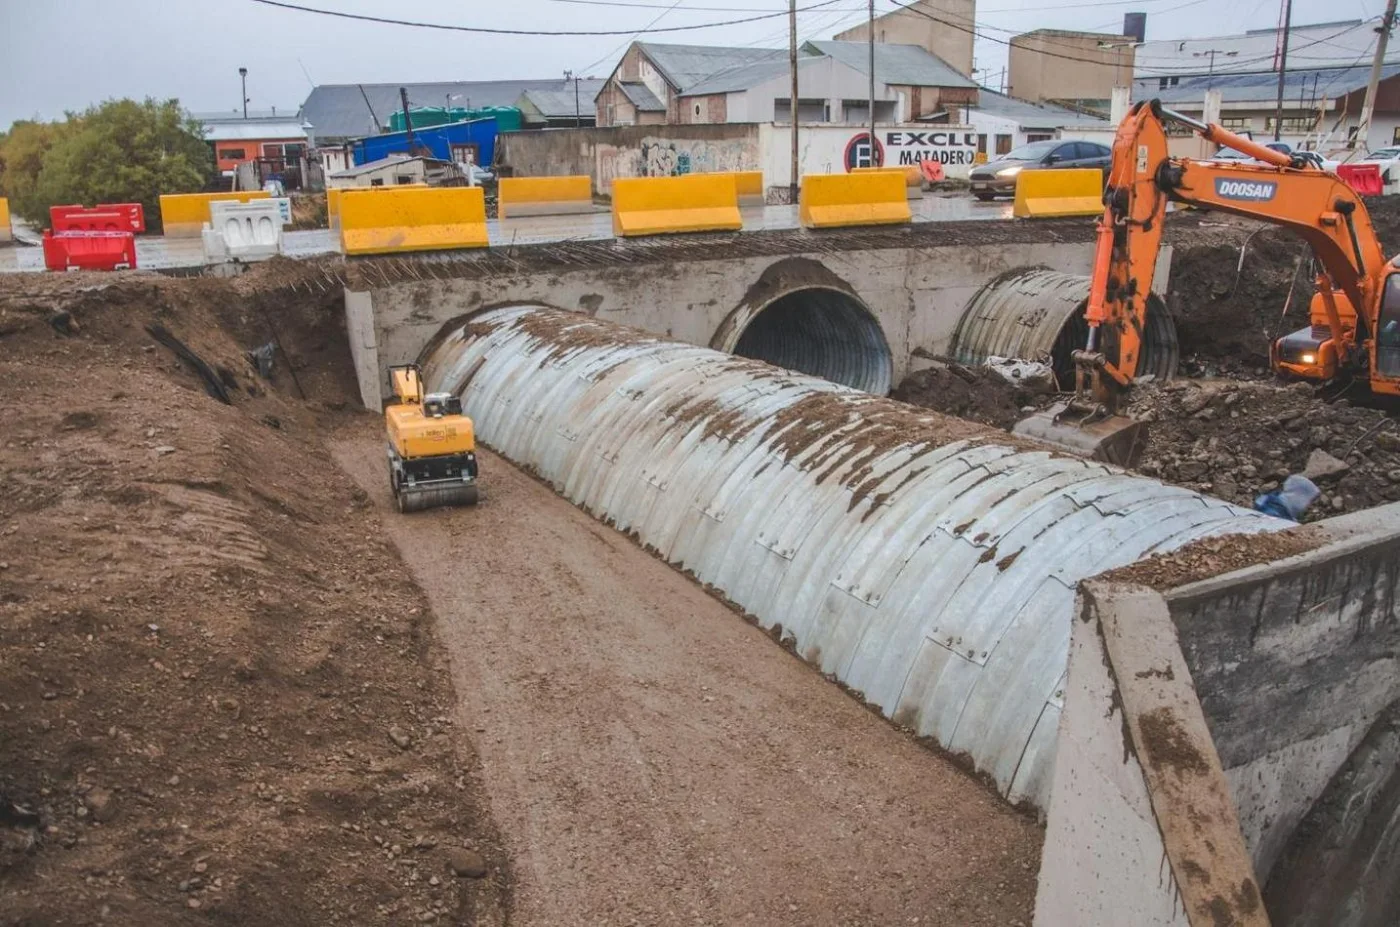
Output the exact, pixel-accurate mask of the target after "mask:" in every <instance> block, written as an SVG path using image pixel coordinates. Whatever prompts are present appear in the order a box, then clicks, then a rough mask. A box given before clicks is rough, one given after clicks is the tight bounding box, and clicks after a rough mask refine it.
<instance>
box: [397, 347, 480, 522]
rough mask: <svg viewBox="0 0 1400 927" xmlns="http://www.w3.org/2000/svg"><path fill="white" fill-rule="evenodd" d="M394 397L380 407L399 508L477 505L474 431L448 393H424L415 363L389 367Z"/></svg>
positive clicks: (420, 376)
mask: <svg viewBox="0 0 1400 927" xmlns="http://www.w3.org/2000/svg"><path fill="white" fill-rule="evenodd" d="M389 386H390V389H391V390H392V392H393V395H394V401H393V402H391V403H390V404H389V405H388V406H387V407H385V409H384V428H385V431H386V432H387V433H388V438H389V443H388V449H389V487H390V488H391V489H392V490H393V492H394V501H395V502H397V503H398V507H399V511H400V512H404V513H407V512H419V511H422V510H423V509H430V508H434V507H436V506H439V505H476V501H477V488H476V435H475V433H474V431H473V430H472V420H471V419H469V418H467V416H465V415H463V414H462V400H461V399H460V398H458V397H457V396H454V395H452V394H451V393H428V394H427V395H424V394H423V373H422V371H421V370H420V369H419V368H418V365H417V364H403V365H400V366H395V367H390V368H389Z"/></svg>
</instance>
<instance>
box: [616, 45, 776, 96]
mask: <svg viewBox="0 0 1400 927" xmlns="http://www.w3.org/2000/svg"><path fill="white" fill-rule="evenodd" d="M637 46H638V47H639V48H640V49H641V50H642V53H643V54H645V55H646V56H647V58H648V59H650V61H651V63H652V64H654V65H656V67H657V68H658V69H660V71H661V74H662V76H663V77H665V78H666V80H667V81H669V82H670V84H671V86H672V87H675V88H676V89H678V90H680V91H682V92H684V91H687V90H689V89H690V88H691V87H692V86H693V85H695V84H698V83H700V82H701V81H704V80H708V79H709V78H711V77H713V76H715V75H717V74H720V73H722V72H726V71H731V70H735V69H737V68H742V67H745V66H747V65H750V64H755V63H757V62H759V61H774V60H783V61H786V60H787V54H788V53H787V50H786V49H782V48H731V47H728V46H724V45H663V44H660V43H658V42H638V43H637Z"/></svg>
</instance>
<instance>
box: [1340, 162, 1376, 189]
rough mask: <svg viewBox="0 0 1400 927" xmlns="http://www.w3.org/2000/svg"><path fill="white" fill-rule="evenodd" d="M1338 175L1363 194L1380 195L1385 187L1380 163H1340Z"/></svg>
mask: <svg viewBox="0 0 1400 927" xmlns="http://www.w3.org/2000/svg"><path fill="white" fill-rule="evenodd" d="M1337 176H1338V177H1340V178H1342V180H1343V181H1344V182H1345V183H1346V185H1347V186H1348V187H1351V188H1352V189H1353V190H1355V191H1356V192H1357V193H1359V194H1360V195H1362V196H1380V195H1381V191H1382V190H1383V189H1384V187H1383V185H1382V184H1381V166H1380V165H1379V164H1339V165H1337Z"/></svg>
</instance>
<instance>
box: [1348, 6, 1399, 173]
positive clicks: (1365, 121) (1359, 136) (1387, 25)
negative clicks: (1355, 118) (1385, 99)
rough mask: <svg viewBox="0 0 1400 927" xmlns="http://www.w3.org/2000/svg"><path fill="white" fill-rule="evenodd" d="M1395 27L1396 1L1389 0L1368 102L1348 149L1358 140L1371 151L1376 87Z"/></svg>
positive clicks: (1378, 38) (1363, 105)
mask: <svg viewBox="0 0 1400 927" xmlns="http://www.w3.org/2000/svg"><path fill="white" fill-rule="evenodd" d="M1394 27H1395V0H1389V2H1387V3H1386V5H1385V15H1384V16H1382V17H1381V24H1380V26H1379V27H1377V29H1376V32H1378V33H1380V34H1379V35H1378V36H1377V37H1376V57H1374V58H1372V59H1371V79H1370V80H1369V81H1367V83H1366V102H1364V103H1362V104H1361V121H1360V122H1359V123H1358V124H1357V126H1356V137H1355V138H1353V139H1351V140H1350V142H1349V144H1348V146H1347V147H1354V146H1355V144H1356V142H1357V140H1360V142H1361V144H1363V145H1365V146H1366V150H1367V151H1370V149H1371V146H1370V144H1369V143H1368V142H1367V141H1366V139H1367V136H1368V135H1369V134H1370V132H1371V114H1372V113H1373V112H1374V111H1375V108H1376V87H1377V86H1378V85H1379V84H1380V81H1381V65H1382V64H1384V63H1385V46H1386V43H1387V42H1389V41H1390V30H1391V29H1392V28H1394Z"/></svg>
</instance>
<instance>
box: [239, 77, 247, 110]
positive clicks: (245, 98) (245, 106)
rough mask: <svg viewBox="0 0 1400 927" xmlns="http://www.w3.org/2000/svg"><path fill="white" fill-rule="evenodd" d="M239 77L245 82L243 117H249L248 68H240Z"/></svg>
mask: <svg viewBox="0 0 1400 927" xmlns="http://www.w3.org/2000/svg"><path fill="white" fill-rule="evenodd" d="M238 79H239V81H240V82H241V83H242V84H243V118H244V119H247V118H248V69H247V68H239V69H238Z"/></svg>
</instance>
